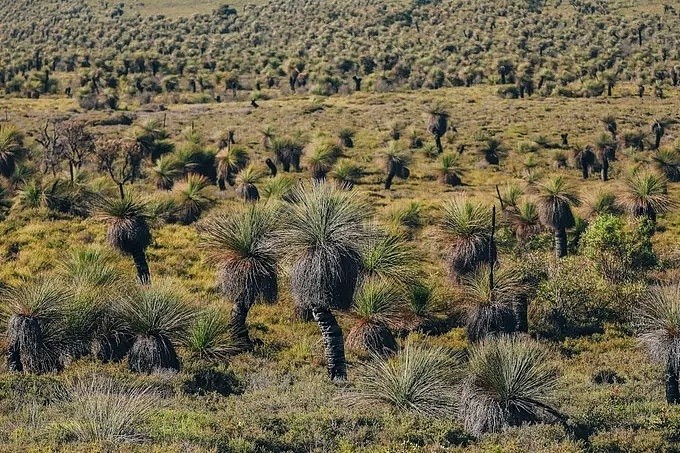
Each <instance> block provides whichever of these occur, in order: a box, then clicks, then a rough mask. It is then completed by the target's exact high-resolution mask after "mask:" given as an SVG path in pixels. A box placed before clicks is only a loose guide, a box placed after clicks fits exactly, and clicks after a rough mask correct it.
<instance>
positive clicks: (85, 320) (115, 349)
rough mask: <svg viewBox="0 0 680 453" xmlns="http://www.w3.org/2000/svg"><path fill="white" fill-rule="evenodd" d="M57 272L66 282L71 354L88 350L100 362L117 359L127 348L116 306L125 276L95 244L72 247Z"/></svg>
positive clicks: (123, 328) (84, 352)
mask: <svg viewBox="0 0 680 453" xmlns="http://www.w3.org/2000/svg"><path fill="white" fill-rule="evenodd" d="M58 273H59V275H60V276H61V278H62V279H63V280H64V281H65V282H66V283H67V284H68V285H69V286H70V288H71V291H72V293H73V297H71V298H70V301H69V303H68V307H67V309H66V310H65V314H66V316H67V319H68V324H69V329H70V330H71V332H72V334H71V336H73V337H75V338H76V340H75V341H73V342H72V343H73V346H72V347H71V348H70V350H71V353H70V354H71V355H72V356H73V357H74V358H78V357H80V356H84V355H86V354H88V353H92V354H93V355H94V356H96V357H97V358H98V359H100V360H102V361H103V362H110V361H113V362H118V361H120V360H122V359H123V357H124V356H125V354H126V353H127V351H128V348H129V332H128V330H127V327H126V326H125V324H124V322H123V321H122V319H121V318H120V317H119V316H118V312H117V310H116V309H117V307H118V303H119V300H120V297H121V294H123V292H124V291H125V290H124V288H125V287H126V285H127V283H128V282H127V279H126V278H125V277H124V276H123V275H122V274H121V272H120V271H118V269H116V268H115V266H114V263H113V258H112V257H111V256H110V255H108V254H106V253H104V252H103V251H102V250H100V249H98V248H89V249H83V250H76V251H74V252H72V253H71V254H70V256H68V257H67V258H66V259H65V260H64V261H63V262H62V264H61V265H60V266H59V269H58Z"/></svg>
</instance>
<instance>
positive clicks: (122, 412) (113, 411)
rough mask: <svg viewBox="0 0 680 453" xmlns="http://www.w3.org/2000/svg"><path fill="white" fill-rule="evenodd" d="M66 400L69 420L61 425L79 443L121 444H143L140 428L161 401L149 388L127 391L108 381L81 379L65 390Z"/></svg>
mask: <svg viewBox="0 0 680 453" xmlns="http://www.w3.org/2000/svg"><path fill="white" fill-rule="evenodd" d="M63 400H64V403H65V406H66V410H67V418H66V421H65V422H63V423H61V425H62V427H63V428H64V429H65V431H66V432H67V433H68V434H70V435H71V436H73V437H74V438H75V439H76V440H77V441H78V442H102V443H108V444H120V443H122V442H141V441H143V440H144V437H145V436H144V435H143V434H142V433H141V432H140V431H139V427H140V425H142V424H143V423H144V422H145V421H146V420H147V419H148V418H149V416H150V415H151V414H152V413H153V412H154V410H155V409H156V408H157V407H158V403H159V401H160V398H159V397H158V396H157V395H155V394H154V393H153V392H152V390H151V389H150V388H149V387H144V388H135V387H126V386H122V385H120V384H118V383H117V382H116V381H114V380H113V379H111V378H108V377H95V378H92V377H88V378H84V377H82V378H79V379H77V380H75V381H74V382H71V383H70V384H69V385H67V386H66V388H65V389H64V391H63Z"/></svg>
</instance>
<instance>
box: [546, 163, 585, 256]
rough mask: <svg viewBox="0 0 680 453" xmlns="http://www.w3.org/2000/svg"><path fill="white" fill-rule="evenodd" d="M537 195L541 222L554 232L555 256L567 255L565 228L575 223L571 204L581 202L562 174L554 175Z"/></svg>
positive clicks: (571, 226)
mask: <svg viewBox="0 0 680 453" xmlns="http://www.w3.org/2000/svg"><path fill="white" fill-rule="evenodd" d="M541 189H542V190H541V193H540V194H539V196H538V214H539V218H540V220H541V223H542V224H543V225H544V226H545V227H547V228H551V229H552V230H553V231H554V232H555V257H556V258H562V257H564V256H566V255H567V229H569V228H573V227H574V226H575V225H576V220H575V219H574V214H573V213H572V211H571V207H572V206H578V205H580V204H581V201H580V199H579V197H578V196H577V195H576V193H574V192H573V191H572V189H571V187H570V186H569V185H568V184H567V181H566V180H565V179H564V178H563V177H562V176H555V177H553V178H552V179H550V180H549V181H548V182H547V183H545V184H544V185H543V186H542V188H541Z"/></svg>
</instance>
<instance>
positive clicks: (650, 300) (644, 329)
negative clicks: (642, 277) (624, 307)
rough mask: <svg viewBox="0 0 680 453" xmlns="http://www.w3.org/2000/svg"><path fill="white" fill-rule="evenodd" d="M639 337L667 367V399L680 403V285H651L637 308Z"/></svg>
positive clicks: (651, 352) (669, 401)
mask: <svg viewBox="0 0 680 453" xmlns="http://www.w3.org/2000/svg"><path fill="white" fill-rule="evenodd" d="M636 318H637V327H638V332H639V338H640V341H641V342H642V343H643V344H644V345H645V346H646V347H647V349H648V351H649V353H650V355H651V356H652V357H653V358H654V359H655V360H657V361H658V362H660V363H662V364H664V366H665V367H666V373H665V381H666V401H667V402H668V403H669V404H679V403H680V389H679V388H678V385H679V383H680V285H677V284H676V285H672V286H664V287H657V288H652V289H650V290H649V291H648V292H647V294H646V297H645V298H644V300H643V303H642V304H641V305H640V308H639V309H638V316H637V317H636Z"/></svg>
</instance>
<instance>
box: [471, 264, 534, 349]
mask: <svg viewBox="0 0 680 453" xmlns="http://www.w3.org/2000/svg"><path fill="white" fill-rule="evenodd" d="M462 283H463V285H462V288H463V305H462V308H463V310H464V313H465V327H466V331H467V336H468V339H469V340H470V341H471V342H478V341H480V340H482V339H483V338H485V337H486V336H487V335H489V334H495V333H503V332H505V333H510V332H513V331H514V330H515V326H516V324H517V322H516V317H517V316H516V315H523V316H524V317H526V307H523V308H524V309H523V310H516V308H517V305H518V302H519V301H521V300H523V299H522V297H521V296H522V294H523V293H524V291H525V289H524V288H523V286H522V283H521V277H520V275H519V274H518V273H517V272H515V271H514V270H513V269H511V268H500V269H496V270H495V271H494V272H493V274H492V273H491V272H490V271H489V269H487V268H486V267H480V268H478V269H476V270H475V271H474V272H472V273H471V274H468V275H467V276H465V277H464V278H463V282H462ZM516 311H517V312H521V313H516Z"/></svg>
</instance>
